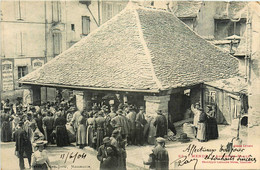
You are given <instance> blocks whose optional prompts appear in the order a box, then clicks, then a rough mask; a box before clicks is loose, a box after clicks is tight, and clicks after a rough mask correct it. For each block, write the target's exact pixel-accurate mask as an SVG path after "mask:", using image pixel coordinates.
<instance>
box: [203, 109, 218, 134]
mask: <svg viewBox="0 0 260 170" xmlns="http://www.w3.org/2000/svg"><path fill="white" fill-rule="evenodd" d="M207 108H208V111H207V113H206V114H207V117H208V119H207V138H208V139H217V138H218V124H217V120H216V118H215V111H214V110H215V109H213V108H212V106H211V105H208V106H207Z"/></svg>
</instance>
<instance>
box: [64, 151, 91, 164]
mask: <svg viewBox="0 0 260 170" xmlns="http://www.w3.org/2000/svg"><path fill="white" fill-rule="evenodd" d="M86 157H87V154H85V153H78V152H75V153H74V152H68V153H67V154H65V153H64V154H61V155H60V159H63V160H64V163H66V162H67V160H68V159H72V160H73V163H74V162H75V160H76V159H85V158H86Z"/></svg>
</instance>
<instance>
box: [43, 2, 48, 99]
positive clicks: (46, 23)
mask: <svg viewBox="0 0 260 170" xmlns="http://www.w3.org/2000/svg"><path fill="white" fill-rule="evenodd" d="M46 6H47V4H46V1H44V19H45V24H44V27H45V28H44V34H45V50H44V57H45V62H47V60H48V59H47V47H48V44H47V43H48V35H47V29H48V21H47V7H46ZM47 92H48V91H47V87H45V99H46V102H47V97H48V95H47Z"/></svg>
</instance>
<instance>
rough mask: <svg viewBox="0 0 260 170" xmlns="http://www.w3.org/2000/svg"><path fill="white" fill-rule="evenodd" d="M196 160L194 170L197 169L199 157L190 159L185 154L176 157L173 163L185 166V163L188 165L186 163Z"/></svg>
mask: <svg viewBox="0 0 260 170" xmlns="http://www.w3.org/2000/svg"><path fill="white" fill-rule="evenodd" d="M193 161H194V162H195V164H194V167H193V168H194V170H195V169H196V166H197V163H198V159H195V158H192V159H188V157H187V156H183V157H181V158H178V159H176V160H175V161H173V162H172V163H171V164H173V163H177V166H183V165H186V164H189V163H191V162H193Z"/></svg>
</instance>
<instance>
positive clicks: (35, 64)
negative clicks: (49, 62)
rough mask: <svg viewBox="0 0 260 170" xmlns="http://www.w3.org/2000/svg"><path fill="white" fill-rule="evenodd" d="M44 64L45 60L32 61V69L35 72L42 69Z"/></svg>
mask: <svg viewBox="0 0 260 170" xmlns="http://www.w3.org/2000/svg"><path fill="white" fill-rule="evenodd" d="M43 64H44V60H40V59H37V60H33V61H32V67H33V69H34V70H35V69H37V68H40V67H41V66H43Z"/></svg>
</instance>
